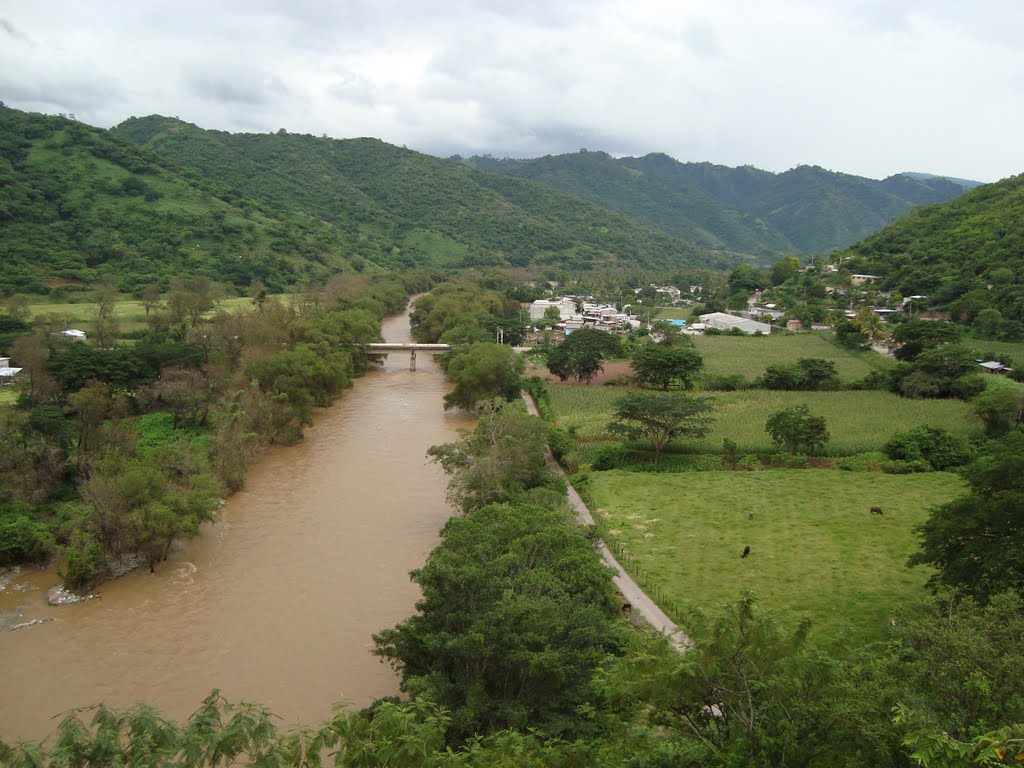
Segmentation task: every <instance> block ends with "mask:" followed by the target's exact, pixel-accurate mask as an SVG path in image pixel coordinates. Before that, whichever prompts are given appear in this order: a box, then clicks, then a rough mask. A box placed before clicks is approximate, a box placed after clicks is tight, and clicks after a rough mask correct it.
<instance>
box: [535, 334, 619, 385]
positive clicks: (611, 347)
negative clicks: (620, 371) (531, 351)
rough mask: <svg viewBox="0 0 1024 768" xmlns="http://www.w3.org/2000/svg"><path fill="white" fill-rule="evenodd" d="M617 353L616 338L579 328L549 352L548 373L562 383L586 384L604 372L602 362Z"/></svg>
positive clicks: (617, 341) (617, 342) (617, 343)
mask: <svg viewBox="0 0 1024 768" xmlns="http://www.w3.org/2000/svg"><path fill="white" fill-rule="evenodd" d="M620 351H621V345H620V344H619V340H618V338H617V337H615V336H612V335H611V334H610V333H605V332H604V331H598V330H596V329H594V328H581V329H579V330H578V331H573V332H572V333H571V334H569V335H568V336H567V337H566V339H565V341H563V342H562V343H561V344H558V345H556V346H555V347H552V348H551V349H550V350H549V351H548V360H547V363H548V370H549V371H551V372H552V373H553V374H555V375H556V376H557V377H558V378H559V379H561V380H562V381H565V380H566V379H568V378H570V377H573V378H575V379H576V380H577V381H579V382H580V383H586V384H589V383H590V382H591V381H592V380H593V378H594V377H595V376H596V375H597V374H598V373H600V372H601V371H602V370H604V361H605V360H607V359H608V358H610V357H613V356H615V355H617V354H619V352H620Z"/></svg>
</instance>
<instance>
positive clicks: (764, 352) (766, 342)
mask: <svg viewBox="0 0 1024 768" xmlns="http://www.w3.org/2000/svg"><path fill="white" fill-rule="evenodd" d="M831 338H832V336H831V334H825V333H791V334H787V333H785V332H780V331H776V332H774V333H772V334H770V335H768V336H694V337H693V343H694V344H695V345H696V347H697V349H698V350H699V351H700V353H701V355H703V356H704V370H705V372H706V373H709V374H712V375H725V374H736V373H738V374H741V375H743V376H744V377H746V378H747V379H749V380H751V381H752V380H754V379H756V378H757V377H758V376H760V375H761V374H762V373H764V369H765V368H767V367H768V366H769V365H791V364H793V363H795V362H796V361H797V360H799V359H800V358H802V357H820V358H824V359H826V360H832V361H833V362H834V363H835V364H836V370H837V371H838V373H839V378H840V379H841V380H842V381H844V382H848V381H855V380H857V379H861V378H863V377H865V376H867V375H868V374H869V373H871V371H873V370H876V369H878V368H884V367H888V366H890V365H892V364H893V362H894V360H893V359H892V358H890V357H886V356H885V355H880V354H878V353H877V352H874V351H871V350H869V351H866V352H852V351H850V350H846V349H843V348H842V347H839V346H837V345H835V344H833V343H832V342H831V341H830V339H831Z"/></svg>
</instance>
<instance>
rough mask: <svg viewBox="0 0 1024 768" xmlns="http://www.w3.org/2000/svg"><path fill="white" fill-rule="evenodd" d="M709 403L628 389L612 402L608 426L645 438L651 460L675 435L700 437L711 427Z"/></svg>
mask: <svg viewBox="0 0 1024 768" xmlns="http://www.w3.org/2000/svg"><path fill="white" fill-rule="evenodd" d="M711 410H712V406H711V402H710V401H709V400H707V399H706V398H698V397H689V396H687V395H682V394H677V393H671V394H657V393H655V392H629V393H627V394H625V395H623V396H622V397H620V398H618V399H617V400H616V401H615V421H612V422H610V423H609V424H608V429H609V430H610V431H612V432H616V433H618V434H621V435H625V436H627V437H629V438H631V439H634V440H637V439H647V440H649V441H650V443H651V446H652V447H653V448H654V461H655V463H658V462H659V461H660V460H661V452H662V450H663V449H664V448H665V446H666V445H667V444H668V443H669V442H671V441H672V440H674V439H675V438H677V437H703V436H704V435H706V434H707V433H708V431H709V430H710V429H711V421H712V419H711V416H710V413H711Z"/></svg>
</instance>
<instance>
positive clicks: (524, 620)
mask: <svg viewBox="0 0 1024 768" xmlns="http://www.w3.org/2000/svg"><path fill="white" fill-rule="evenodd" d="M568 514H569V513H568V510H566V509H547V508H545V507H543V506H539V505H536V504H495V505H491V506H487V507H483V508H482V509H479V510H477V511H476V512H474V513H473V514H472V515H470V516H468V517H456V518H452V519H451V520H449V521H448V523H447V524H446V525H445V527H444V529H443V530H442V532H441V542H440V544H439V545H438V546H437V548H435V549H434V551H433V552H431V554H430V557H429V558H428V559H427V562H426V564H425V565H424V566H423V567H422V568H420V569H419V570H416V571H413V573H412V577H413V580H414V581H415V582H416V583H417V584H419V586H420V588H421V590H422V592H423V598H422V599H421V600H420V601H419V602H418V603H417V604H416V608H417V612H416V614H415V615H414V616H412V617H410V618H409V619H406V620H405V621H404V622H402V623H401V624H399V625H398V626H397V627H395V628H394V629H388V630H384V631H382V632H379V633H378V634H377V635H375V636H374V641H375V643H376V650H375V653H376V654H377V655H379V656H381V657H383V658H385V659H387V660H389V661H390V662H391V663H392V664H393V665H394V666H395V667H396V668H397V669H398V671H399V672H400V673H401V676H402V683H401V685H402V689H403V690H405V691H408V692H410V693H414V694H427V695H429V696H430V698H432V699H433V700H434V701H437V702H438V703H440V704H442V705H443V706H445V707H447V708H449V709H450V711H451V717H452V722H451V732H450V737H451V738H452V740H454V741H462V740H464V739H467V738H469V737H471V736H473V735H474V734H478V733H479V734H483V733H488V732H492V731H494V730H497V729H501V728H517V729H526V728H538V729H540V730H541V731H542V732H544V733H546V734H549V735H552V736H556V735H571V734H574V733H578V732H579V730H580V728H581V727H584V725H585V722H586V721H585V719H581V718H579V717H577V716H576V712H575V710H576V709H577V708H578V707H580V706H582V705H585V704H587V703H588V702H591V701H592V700H593V694H592V691H591V689H590V678H591V675H592V674H593V672H594V670H595V669H596V667H597V666H598V664H600V663H601V662H602V661H603V660H604V659H605V657H606V656H607V655H608V653H609V652H612V651H614V650H615V649H616V648H617V645H618V640H617V632H616V629H615V624H614V620H615V619H614V617H615V612H616V602H615V600H614V597H613V589H612V583H611V572H610V571H608V570H607V569H606V568H605V567H604V566H603V565H602V564H601V562H600V560H599V559H598V557H597V556H596V554H595V552H594V548H593V546H592V544H591V543H590V541H589V540H588V539H587V537H586V536H585V535H584V533H583V531H582V530H581V529H579V528H577V527H576V526H575V525H573V524H572V522H571V521H570V519H569V518H568Z"/></svg>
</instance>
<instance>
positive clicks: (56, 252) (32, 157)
mask: <svg viewBox="0 0 1024 768" xmlns="http://www.w3.org/2000/svg"><path fill="white" fill-rule="evenodd" d="M0 158H2V159H0V224H2V226H0V248H2V249H3V252H4V254H5V256H4V269H3V274H2V275H0V291H2V292H4V293H32V294H49V293H52V292H53V291H54V290H55V291H56V292H57V294H58V295H60V294H65V295H66V294H69V293H71V292H73V291H74V289H75V287H76V286H79V285H81V284H86V285H95V284H97V283H99V282H101V281H103V280H104V279H106V280H109V281H111V282H113V283H114V284H116V285H117V287H119V288H120V289H121V290H123V291H136V290H139V289H141V287H142V286H144V285H146V284H148V283H160V284H162V286H163V287H164V288H165V289H166V287H167V284H168V279H169V278H170V277H171V276H174V275H179V276H180V275H190V274H199V275H204V276H205V277H207V278H208V279H210V280H215V281H218V282H222V283H225V284H229V285H234V286H237V287H240V288H244V287H246V286H248V285H249V284H250V283H251V282H253V281H254V280H260V281H262V282H263V283H264V284H266V285H268V286H270V287H272V288H274V289H276V290H281V289H283V288H284V286H286V285H291V284H295V283H300V282H308V281H319V282H322V281H323V280H325V279H326V278H327V277H328V276H330V275H331V274H334V273H335V272H339V271H345V270H347V271H352V269H353V266H352V260H351V255H352V253H351V252H352V248H351V246H350V244H349V238H348V237H347V236H346V235H345V234H344V233H343V232H341V231H340V230H338V229H337V228H334V227H330V226H328V225H326V224H324V223H323V222H320V221H317V220H316V219H313V218H310V217H309V216H302V215H299V214H297V213H294V214H293V213H290V212H287V211H283V210H275V211H271V210H269V209H268V207H267V206H262V205H260V204H258V203H256V202H255V201H253V200H252V199H249V198H245V199H243V198H242V197H241V196H237V195H229V194H226V193H225V192H224V191H223V190H221V189H219V188H217V187H216V186H214V185H211V184H210V183H208V181H206V180H204V179H203V178H202V177H200V176H198V175H192V176H188V175H183V174H182V173H180V172H177V171H176V170H174V169H172V168H169V167H168V165H167V162H166V161H165V160H162V159H160V158H159V157H157V156H155V155H153V154H152V153H150V152H147V151H144V150H141V149H139V148H138V147H136V146H134V145H132V144H131V143H129V142H127V141H125V140H124V139H122V138H120V137H118V136H117V135H115V134H113V133H111V132H109V131H104V130H100V129H98V128H92V127H90V126H87V125H85V124H83V123H78V122H75V121H73V120H68V119H66V118H63V117H50V116H45V115H37V114H28V113H25V112H19V111H18V110H14V109H10V108H0Z"/></svg>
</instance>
